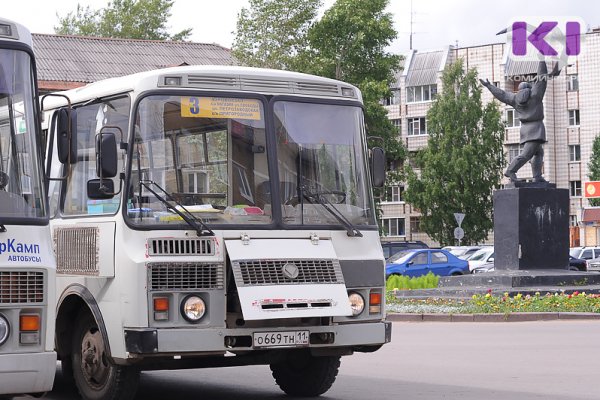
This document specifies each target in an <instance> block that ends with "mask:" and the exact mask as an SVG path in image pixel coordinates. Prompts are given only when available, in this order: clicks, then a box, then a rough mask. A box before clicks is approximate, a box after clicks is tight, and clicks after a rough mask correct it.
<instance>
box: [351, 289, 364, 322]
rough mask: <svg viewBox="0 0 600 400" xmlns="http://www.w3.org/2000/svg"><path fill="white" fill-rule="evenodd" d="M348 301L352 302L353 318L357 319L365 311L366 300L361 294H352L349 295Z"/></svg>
mask: <svg viewBox="0 0 600 400" xmlns="http://www.w3.org/2000/svg"><path fill="white" fill-rule="evenodd" d="M348 300H349V301H350V308H352V316H353V317H356V316H357V315H359V314H360V313H362V312H363V310H364V309H365V299H363V297H362V296H361V295H360V294H358V293H355V292H352V293H350V294H349V295H348Z"/></svg>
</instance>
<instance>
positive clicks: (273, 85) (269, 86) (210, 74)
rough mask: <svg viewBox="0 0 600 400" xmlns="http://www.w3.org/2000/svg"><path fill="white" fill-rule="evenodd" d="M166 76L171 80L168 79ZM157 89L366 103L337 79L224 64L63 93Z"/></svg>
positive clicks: (85, 95)
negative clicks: (229, 92)
mask: <svg viewBox="0 0 600 400" xmlns="http://www.w3.org/2000/svg"><path fill="white" fill-rule="evenodd" d="M165 78H170V79H169V81H168V82H167V81H166V80H165ZM156 88H163V89H164V88H171V89H201V90H208V91H237V92H240V91H241V92H252V93H262V94H273V95H275V94H278V95H285V94H291V95H304V96H318V97H328V98H338V99H347V100H355V101H361V102H362V97H361V93H360V91H359V90H358V88H356V87H355V86H353V85H350V84H348V83H344V82H341V81H337V80H335V79H329V78H323V77H319V76H314V75H308V74H303V73H299V72H290V71H281V70H273V69H262V68H250V67H236V66H222V65H215V66H213V65H189V66H181V67H171V68H163V69H157V70H152V71H146V72H140V73H137V74H132V75H127V76H122V77H118V78H110V79H105V80H102V81H97V82H94V83H91V84H89V85H86V86H82V87H80V88H77V89H72V90H68V91H65V92H61V94H64V95H66V96H68V97H69V99H70V100H71V102H72V103H78V102H82V101H87V100H90V99H94V98H98V97H103V96H109V95H111V94H117V93H126V92H131V91H135V92H138V93H141V92H144V91H148V90H152V89H156ZM48 104H52V105H53V106H58V105H62V104H64V100H60V99H59V98H56V97H54V100H52V99H50V98H49V99H48ZM46 108H48V107H46ZM50 108H52V107H50Z"/></svg>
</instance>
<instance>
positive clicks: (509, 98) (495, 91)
mask: <svg viewBox="0 0 600 400" xmlns="http://www.w3.org/2000/svg"><path fill="white" fill-rule="evenodd" d="M479 82H481V84H482V85H483V86H485V87H486V88H488V90H489V91H490V92H491V93H492V95H494V97H495V98H497V99H498V100H500V101H501V102H503V103H505V104H508V105H511V106H513V107H514V106H515V94H514V93H509V92H507V91H505V90H502V89H500V88H497V87H496V86H494V85H492V84H491V83H490V81H489V80H488V79H486V80H485V81H484V80H483V79H480V80H479Z"/></svg>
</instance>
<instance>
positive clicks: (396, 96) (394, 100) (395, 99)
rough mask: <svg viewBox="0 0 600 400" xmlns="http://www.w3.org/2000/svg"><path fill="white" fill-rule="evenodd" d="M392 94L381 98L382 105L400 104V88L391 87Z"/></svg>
mask: <svg viewBox="0 0 600 400" xmlns="http://www.w3.org/2000/svg"><path fill="white" fill-rule="evenodd" d="M391 92H392V95H391V96H390V97H388V98H387V99H385V100H383V105H384V106H393V105H396V104H400V89H391Z"/></svg>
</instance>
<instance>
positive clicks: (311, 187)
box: [127, 95, 375, 234]
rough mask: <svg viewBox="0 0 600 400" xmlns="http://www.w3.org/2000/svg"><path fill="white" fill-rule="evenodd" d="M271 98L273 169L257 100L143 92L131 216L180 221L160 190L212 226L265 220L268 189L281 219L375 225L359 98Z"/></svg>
mask: <svg viewBox="0 0 600 400" xmlns="http://www.w3.org/2000/svg"><path fill="white" fill-rule="evenodd" d="M273 104H274V119H275V120H274V126H275V131H274V134H275V136H276V137H275V139H274V140H273V142H274V143H276V148H275V149H273V150H275V151H276V154H274V155H273V157H274V159H276V160H277V165H278V172H274V171H270V170H269V163H268V162H267V154H268V152H269V151H273V150H270V149H269V146H268V145H267V140H266V136H267V133H266V126H268V124H266V123H265V112H264V104H263V102H262V101H261V100H258V99H253V98H237V97H210V96H205V97H195V96H168V95H151V96H148V97H145V98H143V99H142V100H141V101H140V103H139V106H138V109H137V112H136V115H135V116H134V118H135V124H136V126H135V135H134V142H133V151H132V160H131V174H130V182H131V188H130V190H129V199H128V203H127V215H128V217H129V219H130V221H131V222H132V223H133V224H142V225H148V224H179V225H182V224H184V223H185V221H183V218H182V217H181V215H179V213H177V212H175V211H174V210H173V209H172V208H171V207H168V205H169V204H167V203H165V200H167V201H169V202H170V204H171V205H172V206H173V207H177V210H180V211H182V212H189V213H191V214H193V216H194V217H195V218H196V219H200V220H201V221H203V222H204V223H206V225H207V226H211V227H212V226H214V225H220V224H237V225H244V224H252V225H258V224H264V225H266V224H271V223H272V222H274V219H273V216H274V214H273V209H274V207H273V200H274V199H276V198H277V197H275V193H272V191H279V198H280V199H281V202H282V204H281V205H279V206H277V207H280V208H279V209H278V211H280V210H281V215H282V218H283V221H282V222H283V224H285V225H287V226H291V225H295V226H297V225H322V226H332V225H334V226H342V227H344V228H346V229H347V230H348V231H349V232H350V233H352V234H359V232H358V231H357V229H356V227H355V225H363V226H364V225H374V223H375V222H374V218H373V212H372V197H371V195H370V191H369V190H368V185H367V172H366V165H365V161H364V148H363V143H364V141H363V138H362V135H364V132H363V130H362V129H363V122H362V110H361V109H360V107H355V106H348V105H344V106H340V105H325V104H316V103H301V102H289V101H276V102H274V103H273ZM277 175H279V177H278V178H274V179H271V178H272V177H274V176H277ZM140 182H141V184H140ZM159 196H160V197H163V198H162V199H161V198H159ZM275 215H278V213H277V214H275Z"/></svg>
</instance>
